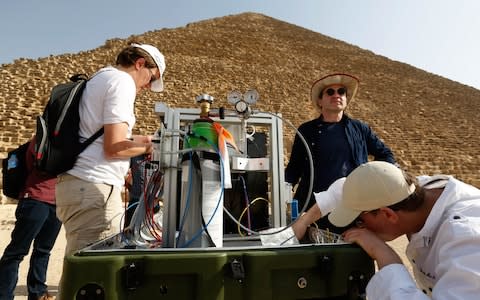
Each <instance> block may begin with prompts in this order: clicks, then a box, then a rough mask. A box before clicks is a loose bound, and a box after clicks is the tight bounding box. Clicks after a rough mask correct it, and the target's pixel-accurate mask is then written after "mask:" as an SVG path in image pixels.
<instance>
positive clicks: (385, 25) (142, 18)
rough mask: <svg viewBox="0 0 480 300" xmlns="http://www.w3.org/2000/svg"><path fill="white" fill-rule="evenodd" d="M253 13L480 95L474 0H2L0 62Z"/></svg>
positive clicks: (479, 34) (478, 17) (479, 36)
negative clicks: (325, 37) (386, 58)
mask: <svg viewBox="0 0 480 300" xmlns="http://www.w3.org/2000/svg"><path fill="white" fill-rule="evenodd" d="M242 12H258V13H262V14H265V15H268V16H270V17H273V18H275V19H279V20H282V21H286V22H289V23H292V24H296V25H298V26H301V27H304V28H307V29H310V30H313V31H316V32H319V33H322V34H324V35H327V36H330V37H333V38H336V39H339V40H342V41H345V42H347V43H349V44H353V45H356V46H359V47H361V48H363V49H367V50H370V51H372V52H374V53H376V54H379V55H383V56H386V57H388V58H390V59H393V60H397V61H401V62H405V63H408V64H410V65H413V66H415V67H418V68H420V69H423V70H425V71H428V72H431V73H435V74H438V75H441V76H443V77H446V78H449V79H452V80H455V81H458V82H461V83H463V84H467V85H470V86H473V87H475V88H477V89H480V76H479V70H480V59H479V56H480V1H477V0H175V1H164V0H163V1H162V0H151V1H147V0H132V1H124V0H82V1H69V0H41V1H40V0H6V1H2V3H1V4H0V63H2V64H3V63H12V62H13V60H14V59H16V58H21V57H24V58H33V59H36V58H39V57H45V56H48V55H50V54H53V55H58V54H63V53H77V52H79V51H82V50H89V49H93V48H96V47H98V46H101V45H103V44H104V42H105V40H107V39H111V38H126V37H128V36H130V35H132V34H141V33H144V32H146V31H150V30H157V29H162V28H176V27H181V26H185V25H186V24H188V23H191V22H196V21H200V20H205V19H210V18H214V17H223V16H226V15H231V14H238V13H242Z"/></svg>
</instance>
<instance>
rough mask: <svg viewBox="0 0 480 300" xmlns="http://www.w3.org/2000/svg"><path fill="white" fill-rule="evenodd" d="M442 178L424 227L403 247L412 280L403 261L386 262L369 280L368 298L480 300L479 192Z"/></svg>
mask: <svg viewBox="0 0 480 300" xmlns="http://www.w3.org/2000/svg"><path fill="white" fill-rule="evenodd" d="M429 179H431V178H428V177H425V176H422V178H419V181H420V182H425V181H429ZM447 180H448V181H446V185H445V188H444V190H443V192H442V194H441V195H440V197H439V198H438V199H437V201H436V203H435V205H434V206H433V209H432V211H431V212H430V215H429V216H428V218H427V220H426V222H425V225H424V227H423V228H422V229H421V230H420V231H419V232H418V233H416V234H414V235H412V236H411V238H410V242H409V244H408V246H407V251H406V254H407V257H408V259H409V260H410V262H411V264H412V266H413V271H414V274H415V279H416V283H417V284H415V281H414V279H413V278H412V277H411V276H410V274H409V273H408V271H407V269H406V268H405V266H404V265H402V264H391V265H388V266H385V267H383V268H382V269H381V270H380V271H378V272H377V273H376V274H375V275H374V276H373V277H372V278H371V280H370V282H369V283H368V285H367V297H368V299H371V300H379V299H390V300H405V299H408V300H420V299H436V300H440V299H445V300H446V299H449V300H452V299H458V300H460V299H461V300H474V299H475V300H476V299H480V190H479V189H478V188H475V187H473V186H471V185H468V184H466V183H463V182H461V181H458V180H456V179H455V178H453V177H447ZM417 286H418V287H417Z"/></svg>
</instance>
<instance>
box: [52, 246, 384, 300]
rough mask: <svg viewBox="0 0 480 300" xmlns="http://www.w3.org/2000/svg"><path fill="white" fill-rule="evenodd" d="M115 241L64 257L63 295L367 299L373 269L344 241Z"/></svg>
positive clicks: (65, 299)
mask: <svg viewBox="0 0 480 300" xmlns="http://www.w3.org/2000/svg"><path fill="white" fill-rule="evenodd" d="M114 243H115V242H114V241H112V239H110V240H109V239H107V240H105V241H102V242H100V243H99V244H97V245H94V246H93V247H89V248H86V249H84V250H82V251H79V252H77V253H76V254H74V255H72V256H68V257H66V259H65V262H64V269H63V272H64V274H63V281H62V284H61V286H60V290H61V295H62V300H70V299H76V300H83V299H85V300H86V299H98V300H100V299H119V300H122V299H162V300H163V299H165V300H166V299H171V300H193V299H198V300H237V299H238V300H240V299H243V300H256V299H258V300H267V299H272V300H273V299H275V300H283V299H284V300H287V299H288V300H291V299H364V291H365V286H366V284H367V282H368V280H369V279H370V278H371V276H373V274H374V272H375V267H374V263H373V261H372V260H371V258H370V257H369V256H368V255H367V254H366V253H365V252H364V251H363V250H362V249H361V248H359V247H358V246H355V245H351V244H346V243H345V244H320V245H319V244H300V245H292V246H282V247H265V246H252V244H255V243H252V242H251V241H250V242H249V243H250V245H249V246H243V247H238V246H237V247H224V248H196V249H166V248H159V249H113V248H114V247H112V245H113V244H114ZM109 249H110V250H109Z"/></svg>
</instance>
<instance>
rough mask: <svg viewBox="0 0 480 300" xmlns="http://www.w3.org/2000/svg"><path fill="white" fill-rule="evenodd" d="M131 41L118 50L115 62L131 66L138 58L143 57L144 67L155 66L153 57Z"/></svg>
mask: <svg viewBox="0 0 480 300" xmlns="http://www.w3.org/2000/svg"><path fill="white" fill-rule="evenodd" d="M133 43H134V42H132V43H130V45H129V46H128V47H126V48H124V49H123V50H122V51H120V53H119V54H118V56H117V60H116V62H115V63H116V64H117V65H120V66H123V67H130V66H133V65H134V64H135V62H136V61H137V60H138V59H139V58H144V59H145V67H146V68H157V64H156V63H155V61H154V60H153V57H151V56H150V54H148V53H147V51H145V50H143V49H142V48H139V47H134V46H132V44H133Z"/></svg>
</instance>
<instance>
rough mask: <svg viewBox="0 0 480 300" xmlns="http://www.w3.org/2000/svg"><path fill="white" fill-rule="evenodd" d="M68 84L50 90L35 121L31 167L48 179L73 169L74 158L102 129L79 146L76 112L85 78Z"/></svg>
mask: <svg viewBox="0 0 480 300" xmlns="http://www.w3.org/2000/svg"><path fill="white" fill-rule="evenodd" d="M70 80H71V82H68V83H62V84H59V85H56V86H54V87H53V89H52V92H51V94H50V99H49V100H48V103H47V105H46V107H45V110H44V111H43V115H41V116H38V117H37V132H36V145H35V167H36V168H37V169H39V170H40V171H42V172H45V173H47V174H51V175H58V174H61V173H63V172H66V171H68V170H70V169H71V168H73V166H74V165H75V162H76V160H77V157H78V155H79V154H80V153H81V152H82V151H83V150H85V149H86V148H87V147H88V145H90V144H91V143H92V142H93V141H95V140H96V139H97V138H98V137H99V136H101V135H102V134H103V127H102V128H100V129H99V130H98V131H97V132H96V133H95V134H93V135H92V136H91V137H89V138H88V139H86V140H85V141H84V142H80V135H79V129H80V125H79V123H80V116H79V112H78V109H79V104H80V99H81V96H82V93H83V90H84V89H85V86H86V84H87V81H88V77H87V76H86V75H85V74H78V75H74V76H72V77H71V78H70Z"/></svg>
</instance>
